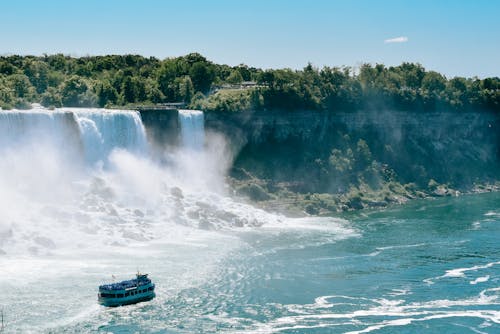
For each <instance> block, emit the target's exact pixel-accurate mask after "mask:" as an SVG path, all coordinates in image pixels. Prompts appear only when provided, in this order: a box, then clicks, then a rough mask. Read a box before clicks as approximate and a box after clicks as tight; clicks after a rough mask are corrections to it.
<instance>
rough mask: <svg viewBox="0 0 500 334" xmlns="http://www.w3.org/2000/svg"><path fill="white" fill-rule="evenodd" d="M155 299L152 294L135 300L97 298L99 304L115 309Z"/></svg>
mask: <svg viewBox="0 0 500 334" xmlns="http://www.w3.org/2000/svg"><path fill="white" fill-rule="evenodd" d="M155 297H156V294H155V293H154V292H153V293H151V294H148V295H144V296H137V298H102V297H101V298H99V304H101V305H103V306H107V307H117V306H124V305H131V304H137V303H141V302H147V301H150V300H152V299H153V298H155Z"/></svg>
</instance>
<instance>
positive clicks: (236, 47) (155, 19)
mask: <svg viewBox="0 0 500 334" xmlns="http://www.w3.org/2000/svg"><path fill="white" fill-rule="evenodd" d="M499 18H500V1H497V0H397V1H396V0H304V1H299V0H231V1H229V0H211V1H209V0H177V1H174V0H134V1H132V0H60V1H56V0H0V54H36V55H40V54H43V53H47V54H53V53H64V54H71V55H75V56H82V55H102V54H126V53H134V54H141V55H144V56H155V57H159V58H162V59H163V58H166V57H172V56H180V55H184V54H187V53H189V52H199V53H201V54H203V55H204V56H206V57H207V58H208V59H210V60H212V61H214V62H217V63H225V64H229V65H237V64H240V63H245V64H248V65H250V66H257V67H263V68H271V67H272V68H278V67H279V68H281V67H291V68H302V67H304V66H305V65H306V64H307V62H312V63H313V65H315V66H323V65H328V66H342V65H348V66H358V65H359V64H361V63H364V62H369V63H384V64H386V65H397V64H400V63H401V62H403V61H411V62H419V63H421V64H422V65H424V66H425V67H426V68H427V69H432V70H437V71H440V72H442V73H444V74H446V75H447V76H448V77H451V76H455V75H461V76H479V77H486V76H500V20H499Z"/></svg>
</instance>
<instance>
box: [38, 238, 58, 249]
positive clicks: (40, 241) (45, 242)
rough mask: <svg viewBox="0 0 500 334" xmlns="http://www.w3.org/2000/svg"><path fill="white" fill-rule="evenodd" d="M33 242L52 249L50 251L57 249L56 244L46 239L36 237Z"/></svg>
mask: <svg viewBox="0 0 500 334" xmlns="http://www.w3.org/2000/svg"><path fill="white" fill-rule="evenodd" d="M33 241H34V242H36V243H37V244H39V245H40V246H43V247H45V248H50V249H54V248H56V244H55V243H54V241H52V240H50V239H49V238H46V237H36V238H34V239H33Z"/></svg>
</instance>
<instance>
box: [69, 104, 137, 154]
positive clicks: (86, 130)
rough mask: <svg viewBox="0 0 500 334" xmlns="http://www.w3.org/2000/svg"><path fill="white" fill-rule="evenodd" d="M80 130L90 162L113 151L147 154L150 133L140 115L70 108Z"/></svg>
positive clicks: (128, 112)
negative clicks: (123, 150) (121, 150)
mask: <svg viewBox="0 0 500 334" xmlns="http://www.w3.org/2000/svg"><path fill="white" fill-rule="evenodd" d="M68 110H71V111H72V112H73V113H74V115H75V119H76V122H77V123H78V127H79V129H80V134H81V140H82V143H83V147H84V150H85V157H86V161H87V162H89V163H95V162H98V161H101V160H103V158H104V159H105V158H106V157H107V156H108V155H109V154H110V153H111V151H112V150H113V149H116V148H120V149H125V150H127V151H129V152H132V153H145V152H146V151H147V140H146V131H145V129H144V126H143V124H142V121H141V118H140V116H139V113H138V112H136V111H131V110H113V111H111V110H105V109H83V108H78V109H76V108H75V109H68Z"/></svg>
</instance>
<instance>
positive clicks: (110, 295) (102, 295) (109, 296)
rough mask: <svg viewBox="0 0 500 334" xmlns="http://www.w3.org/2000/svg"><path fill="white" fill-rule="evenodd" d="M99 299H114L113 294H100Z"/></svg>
mask: <svg viewBox="0 0 500 334" xmlns="http://www.w3.org/2000/svg"><path fill="white" fill-rule="evenodd" d="M101 297H103V298H115V295H114V294H113V293H101Z"/></svg>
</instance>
